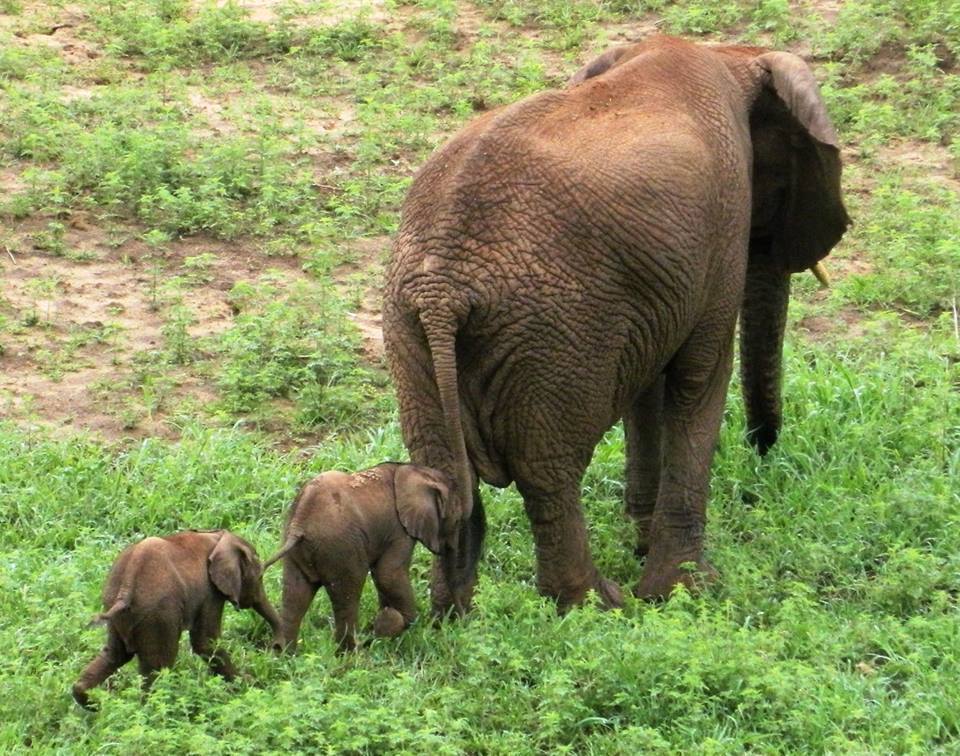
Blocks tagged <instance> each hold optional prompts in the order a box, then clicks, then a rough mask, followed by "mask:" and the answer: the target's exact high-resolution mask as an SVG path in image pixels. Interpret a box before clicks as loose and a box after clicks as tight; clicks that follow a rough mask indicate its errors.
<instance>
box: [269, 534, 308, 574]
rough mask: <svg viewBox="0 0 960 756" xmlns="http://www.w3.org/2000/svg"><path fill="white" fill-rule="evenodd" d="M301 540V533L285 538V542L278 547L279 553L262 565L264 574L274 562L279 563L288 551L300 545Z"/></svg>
mask: <svg viewBox="0 0 960 756" xmlns="http://www.w3.org/2000/svg"><path fill="white" fill-rule="evenodd" d="M301 538H303V533H290V535H288V536H287V540H286V542H285V543H284V544H283V546H281V547H280V551H278V552H277V553H276V554H274V555H273V556H272V557H270V558H269V559H268V560H267V561H266V562H264V563H263V571H264V572H266V571H267V568H269V567H270V566H271V565H273V563H274V562H278V561H280V560H281V559H283V558H284V557H285V556H286V555H287V554H289V553H290V550H291V549H292V548H293V547H294V546H296V545H297V544H298V543H300V539H301Z"/></svg>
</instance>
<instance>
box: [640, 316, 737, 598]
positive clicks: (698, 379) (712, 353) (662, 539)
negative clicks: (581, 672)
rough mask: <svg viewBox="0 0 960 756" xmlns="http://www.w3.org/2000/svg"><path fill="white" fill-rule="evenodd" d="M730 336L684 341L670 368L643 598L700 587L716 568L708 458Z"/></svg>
mask: <svg viewBox="0 0 960 756" xmlns="http://www.w3.org/2000/svg"><path fill="white" fill-rule="evenodd" d="M704 330H706V329H704ZM731 342H732V334H731V335H730V339H729V340H726V341H724V342H722V343H721V344H718V345H716V346H714V347H713V348H711V345H710V344H704V343H703V342H701V343H695V344H693V345H689V344H688V345H685V347H684V348H683V349H682V350H681V352H680V353H678V355H677V357H676V358H675V359H674V362H673V363H672V364H671V366H670V368H669V370H668V372H667V379H666V387H665V391H664V402H663V439H662V442H663V466H662V469H661V473H660V490H659V493H658V496H657V503H656V507H655V509H654V512H653V517H652V519H651V522H650V548H649V552H648V553H647V559H646V564H645V565H644V571H643V575H642V576H641V579H640V584H639V585H638V586H637V589H636V591H635V593H636V595H637V596H638V597H640V598H648V599H656V598H666V597H668V596H669V595H670V592H671V591H672V590H673V588H674V586H676V585H678V584H680V583H682V584H684V585H685V586H687V587H688V588H693V589H695V588H697V587H698V586H699V585H700V584H701V583H702V581H703V580H705V579H706V580H709V579H711V578H712V577H713V576H714V575H715V574H716V573H715V570H714V569H713V567H712V566H710V564H709V563H707V562H706V560H705V559H704V557H703V536H704V530H705V528H706V505H707V497H708V495H709V483H710V463H711V461H712V459H713V451H714V447H715V445H716V440H717V435H718V433H719V430H720V421H721V419H722V417H723V406H724V401H725V399H726V390H727V383H728V381H729V379H730V370H731V362H732V357H731V348H732V344H731ZM688 565H692V567H693V569H689V568H688Z"/></svg>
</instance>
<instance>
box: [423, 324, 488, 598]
mask: <svg viewBox="0 0 960 756" xmlns="http://www.w3.org/2000/svg"><path fill="white" fill-rule="evenodd" d="M421 322H422V324H423V330H424V333H425V335H426V337H427V345H428V347H429V349H430V356H431V359H432V361H433V373H434V378H435V380H436V382H437V392H438V393H439V395H440V407H441V410H442V412H443V424H444V428H445V430H446V437H447V438H446V442H447V448H448V449H449V450H450V453H451V455H452V456H453V473H454V475H453V477H454V481H455V484H456V491H457V496H456V499H459V501H458V502H457V504H455V505H454V507H458V508H452V507H450V506H449V505H448V507H446V508H445V509H446V510H447V511H441V517H442V519H443V520H444V522H443V524H442V526H441V527H442V532H443V548H442V556H441V559H440V567H441V570H442V572H443V575H444V579H445V581H446V583H447V586H448V588H449V589H450V594H451V595H450V598H452V600H453V608H455V610H456V612H457V614H459V615H463V614H464V612H465V611H466V605H467V604H468V602H469V596H467V597H466V598H465V596H464V593H463V590H464V588H465V587H466V586H467V585H468V584H469V582H470V581H471V580H472V579H473V577H474V576H475V574H476V573H475V571H476V565H477V561H478V560H479V558H480V552H481V550H482V547H483V535H484V529H485V523H484V517H483V506H482V504H481V503H480V502H479V501H477V502H475V501H474V500H473V473H472V471H471V466H470V458H469V457H468V455H467V444H466V439H465V438H464V432H463V421H462V418H461V415H460V391H459V385H458V383H459V380H458V373H457V352H456V336H455V334H454V333H453V332H451V331H450V330H448V329H446V328H442V327H441V328H440V329H436V328H435V325H434V323H430V322H427V321H426V320H425V319H421Z"/></svg>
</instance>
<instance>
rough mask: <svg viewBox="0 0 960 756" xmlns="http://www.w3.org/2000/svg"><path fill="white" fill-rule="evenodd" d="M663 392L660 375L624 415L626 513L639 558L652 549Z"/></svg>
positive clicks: (658, 483)
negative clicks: (652, 524) (631, 526)
mask: <svg viewBox="0 0 960 756" xmlns="http://www.w3.org/2000/svg"><path fill="white" fill-rule="evenodd" d="M663 392H664V377H663V376H662V375H660V376H658V377H657V379H656V381H655V382H654V383H653V385H652V386H650V388H648V389H647V390H646V391H645V392H643V393H642V394H640V395H639V396H638V397H637V398H636V400H634V402H633V405H632V406H631V407H630V408H629V409H628V410H627V412H626V414H624V416H623V429H624V435H625V437H626V442H627V454H626V456H627V470H626V490H625V492H624V504H625V506H626V513H627V516H628V517H629V518H630V519H631V520H633V522H634V524H635V525H636V528H637V547H636V555H637V556H638V557H643V556H646V555H647V552H648V551H649V550H650V525H651V523H652V521H653V512H654V509H655V507H656V503H657V493H658V492H659V490H660V467H661V465H662V461H663V456H662V452H661V446H662V444H661V435H662V429H663Z"/></svg>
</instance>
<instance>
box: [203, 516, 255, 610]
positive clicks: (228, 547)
mask: <svg viewBox="0 0 960 756" xmlns="http://www.w3.org/2000/svg"><path fill="white" fill-rule="evenodd" d="M207 564H208V569H209V573H210V581H211V582H212V583H213V584H214V586H216V588H217V590H218V591H220V593H222V594H223V595H224V596H226V597H227V599H228V600H229V601H230V603H232V604H233V605H234V606H237V607H240V608H243V607H245V606H246V605H247V604H248V601H247V600H246V599H247V595H248V594H249V590H248V587H247V584H248V583H249V581H250V579H251V575H252V574H253V573H255V572H256V569H257V557H256V554H255V553H254V552H253V548H252V547H251V546H250V545H249V544H247V543H246V542H245V541H243V540H242V539H240V538H237V537H236V536H235V535H233V534H232V533H228V532H227V531H224V532H223V535H222V536H220V540H219V541H218V542H217V545H216V546H215V547H214V548H213V551H211V552H210V556H209V557H207Z"/></svg>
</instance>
